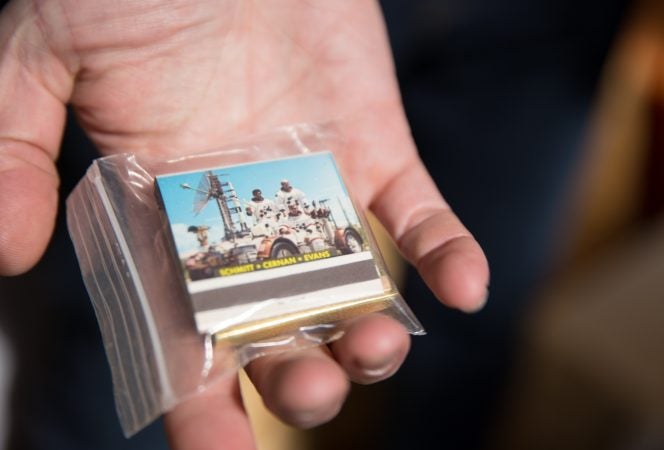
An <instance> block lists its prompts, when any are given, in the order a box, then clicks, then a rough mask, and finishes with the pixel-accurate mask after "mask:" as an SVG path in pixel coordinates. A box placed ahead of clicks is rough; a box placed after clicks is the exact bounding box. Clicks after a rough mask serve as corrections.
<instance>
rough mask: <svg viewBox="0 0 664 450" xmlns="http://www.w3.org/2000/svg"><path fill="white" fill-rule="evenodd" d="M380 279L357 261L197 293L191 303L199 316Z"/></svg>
mask: <svg viewBox="0 0 664 450" xmlns="http://www.w3.org/2000/svg"><path fill="white" fill-rule="evenodd" d="M379 277H380V275H379V273H378V269H377V267H376V264H375V263H374V261H373V260H366V261H358V262H354V263H349V264H344V265H342V266H335V267H327V268H324V269H320V270H315V271H313V272H306V273H298V274H292V275H285V276H283V277H280V278H274V279H271V280H265V281H257V282H254V283H247V284H240V285H235V286H229V287H224V288H217V289H211V290H209V291H203V292H197V293H195V294H191V301H192V304H193V305H194V311H195V312H202V311H209V310H213V309H217V308H224V307H227V306H234V305H241V304H247V303H253V302H257V301H261V300H267V299H270V298H282V297H292V296H295V295H300V294H304V293H306V292H313V291H318V290H322V289H329V288H333V287H337V286H343V285H347V284H353V283H360V282H362V281H369V280H373V279H376V278H379Z"/></svg>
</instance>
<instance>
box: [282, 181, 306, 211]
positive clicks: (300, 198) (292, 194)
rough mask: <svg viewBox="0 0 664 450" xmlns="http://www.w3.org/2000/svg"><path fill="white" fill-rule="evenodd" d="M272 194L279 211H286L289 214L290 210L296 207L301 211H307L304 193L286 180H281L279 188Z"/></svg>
mask: <svg viewBox="0 0 664 450" xmlns="http://www.w3.org/2000/svg"><path fill="white" fill-rule="evenodd" d="M274 196H275V203H276V205H277V208H278V209H279V210H280V211H287V212H288V214H289V215H291V211H293V209H294V208H296V209H297V210H299V211H300V212H302V213H306V214H308V213H309V204H308V203H307V197H306V195H305V194H304V192H302V191H301V190H299V189H296V188H294V187H293V186H291V184H290V182H289V181H288V180H281V188H280V189H279V190H278V191H277V193H276V194H275V195H274Z"/></svg>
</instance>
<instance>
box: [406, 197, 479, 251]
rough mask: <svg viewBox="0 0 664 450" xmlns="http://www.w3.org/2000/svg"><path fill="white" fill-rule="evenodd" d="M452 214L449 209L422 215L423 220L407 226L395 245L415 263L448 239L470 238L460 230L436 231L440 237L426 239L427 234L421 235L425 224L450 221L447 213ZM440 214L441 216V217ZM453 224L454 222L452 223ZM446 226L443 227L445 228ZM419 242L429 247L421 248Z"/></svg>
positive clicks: (442, 245) (448, 240) (444, 243)
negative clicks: (450, 232) (453, 231)
mask: <svg viewBox="0 0 664 450" xmlns="http://www.w3.org/2000/svg"><path fill="white" fill-rule="evenodd" d="M450 214H452V212H451V210H443V209H441V210H439V211H437V212H435V213H432V214H430V215H428V216H427V217H424V219H423V220H421V221H419V222H418V223H417V224H416V225H413V226H412V228H408V231H407V232H406V233H405V234H404V235H403V236H402V237H401V239H399V240H398V241H397V245H398V246H399V248H400V249H402V251H403V252H404V255H405V256H406V257H407V258H408V259H409V260H410V261H413V262H415V264H417V263H418V262H419V261H421V260H422V259H424V258H426V256H427V255H429V254H430V253H432V252H434V251H436V250H437V249H441V248H442V247H444V246H445V245H447V244H448V243H449V242H450V241H452V240H454V239H458V238H462V237H468V238H471V239H472V236H471V235H470V233H468V232H466V231H462V232H459V233H456V234H449V235H448V234H447V233H436V235H437V236H440V237H441V239H440V240H438V239H436V240H433V241H427V240H426V238H427V237H428V236H425V235H423V230H422V228H424V227H426V225H428V224H431V223H433V224H434V225H435V224H437V223H438V222H440V221H441V218H442V220H444V221H445V222H450V219H449V215H450ZM441 216H442V217H441ZM453 225H454V224H453ZM446 228H448V227H445V229H446ZM421 244H426V245H425V247H424V248H426V247H430V248H429V249H427V250H423V249H422V245H421Z"/></svg>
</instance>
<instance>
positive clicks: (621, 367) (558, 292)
mask: <svg viewBox="0 0 664 450" xmlns="http://www.w3.org/2000/svg"><path fill="white" fill-rule="evenodd" d="M381 3H382V6H383V9H384V13H385V17H386V21H387V25H388V30H389V34H390V39H391V42H392V46H393V49H394V54H395V59H396V65H397V72H398V76H399V81H400V85H401V89H402V94H403V99H404V104H405V106H406V110H407V114H408V117H409V120H410V123H411V126H412V131H413V135H414V137H415V140H416V142H417V144H418V147H419V149H420V152H421V155H422V158H423V159H424V161H425V163H426V164H427V166H428V168H429V171H430V172H431V174H432V175H433V177H434V178H435V180H436V182H437V183H438V185H439V187H440V189H441V191H442V192H443V193H444V195H445V196H446V199H447V200H448V202H449V203H450V204H451V205H452V207H453V208H454V209H455V211H456V212H457V214H458V215H459V216H460V217H461V219H462V220H463V221H464V223H465V224H466V225H467V226H468V228H469V229H470V230H471V231H472V232H473V233H474V235H475V236H476V237H477V239H478V240H479V241H480V243H481V244H482V246H483V248H484V249H485V251H486V253H487V256H488V258H489V262H490V264H491V269H492V277H491V286H490V291H491V297H490V300H489V303H488V305H487V307H486V308H485V309H484V310H483V311H481V312H480V313H478V314H475V315H470V316H469V315H464V314H461V313H458V312H455V311H450V310H447V309H444V308H442V307H440V305H439V304H438V303H437V301H436V300H435V299H434V298H433V297H432V296H431V294H430V293H429V291H428V289H427V288H426V287H425V286H424V285H423V283H422V282H421V280H420V279H419V277H418V276H417V274H416V273H415V272H414V271H413V270H412V269H403V266H401V265H399V263H398V261H397V262H394V261H396V259H395V258H394V257H393V256H391V257H390V258H389V259H390V261H393V264H392V271H393V272H394V273H395V275H396V276H397V277H398V278H400V279H403V280H405V281H403V290H404V292H405V295H406V297H407V300H408V301H409V303H410V304H411V305H412V307H413V309H414V310H415V312H416V314H417V315H418V316H419V318H420V319H421V320H422V322H423V323H424V326H425V327H426V329H427V331H428V333H429V334H428V335H427V336H425V337H417V338H414V339H413V351H412V353H411V355H410V356H409V358H408V360H407V361H406V364H405V365H404V367H403V368H402V370H401V371H400V372H399V373H398V374H397V375H396V376H395V377H394V378H393V379H391V380H388V381H386V382H383V383H380V384H379V385H376V386H370V387H361V386H355V387H354V389H353V393H352V395H351V398H350V400H349V402H348V404H347V405H346V406H345V408H344V410H343V411H342V414H341V415H340V417H339V418H338V419H336V420H334V421H333V422H331V423H330V424H328V425H326V426H324V427H322V428H321V429H318V430H315V431H310V432H306V433H303V432H296V431H295V430H293V429H290V428H288V427H285V426H283V425H281V424H279V423H278V422H276V420H275V419H274V418H272V417H271V416H269V414H267V413H265V411H264V410H262V409H261V408H260V406H259V405H257V403H259V401H258V400H257V399H256V397H255V394H254V395H253V396H251V395H250V400H249V402H250V405H249V407H250V410H251V412H252V414H253V416H254V424H255V427H256V429H257V432H258V435H259V448H260V449H262V450H277V449H279V450H280V449H288V450H293V449H302V450H308V449H312V450H313V449H316V450H319V449H322V450H326V449H335V450H336V449H366V450H370V449H382V450H391V449H411V448H424V449H429V448H431V449H438V448H441V449H443V448H444V449H463V450H472V449H503V448H504V449H533V448H537V449H549V448H550V449H559V448H565V449H611V450H612V449H617V450H623V449H630V450H631V449H634V450H637V449H638V450H655V449H664V357H663V356H662V355H664V218H663V216H662V209H663V208H662V205H663V200H664V183H662V181H661V180H662V179H663V178H662V177H661V176H660V173H662V171H663V170H664V107H663V105H664V14H663V13H662V5H663V2H661V1H659V0H658V1H650V2H648V1H631V2H629V1H627V0H603V1H600V0H574V1H570V0H557V1H556V0H530V1H527V0H504V1H501V2H490V1H487V0H441V1H434V0H430V1H428V0H420V1H398V0H386V1H383V2H381ZM63 149H64V151H63V153H62V155H63V156H62V158H61V159H60V161H59V163H58V164H59V169H60V170H61V174H62V178H63V186H62V194H63V195H62V197H63V198H64V197H66V195H67V193H68V192H69V190H71V188H72V187H73V185H74V183H75V182H76V181H77V180H78V179H79V178H80V177H81V176H82V175H83V173H84V170H85V169H86V168H87V166H88V164H89V162H90V160H91V159H92V158H93V157H94V156H95V153H94V151H93V150H92V147H91V146H90V144H89V142H88V141H87V139H86V138H85V136H83V134H82V133H81V132H80V130H79V129H78V128H77V127H76V126H75V124H74V123H73V122H72V121H70V125H69V127H68V129H67V132H66V133H65V138H64V141H63ZM67 149H70V151H67ZM73 149H75V150H76V158H74V157H73V156H72V155H73V154H74V152H73V151H71V150H73ZM81 153H85V154H87V156H86V158H80V154H81ZM62 212H63V211H61V213H62ZM385 245H386V248H387V246H389V243H385ZM56 255H57V257H56ZM63 257H66V258H69V259H68V260H67V261H63V259H62V258H63ZM77 267H78V266H77V264H76V262H75V258H74V256H73V252H72V249H71V244H70V242H69V239H68V237H67V234H66V230H65V227H64V214H60V221H59V222H58V228H57V232H56V237H55V238H54V240H53V243H52V245H51V248H50V249H49V251H48V252H47V255H46V257H45V258H44V260H43V261H42V262H41V263H40V264H39V266H38V267H37V268H36V269H35V270H34V271H32V272H31V273H30V274H28V275H26V276H23V277H19V278H13V279H2V280H0V296H1V297H2V299H3V301H2V302H0V308H1V311H0V328H1V329H2V330H3V333H4V334H5V335H6V337H7V340H8V343H9V344H11V346H13V349H14V350H13V351H9V350H7V349H5V350H1V349H0V355H1V356H3V357H4V360H5V363H3V364H2V366H3V367H5V369H6V370H5V371H3V372H2V373H1V375H2V377H0V381H1V380H2V378H3V377H4V378H5V379H6V378H7V377H8V376H9V375H12V374H13V377H14V380H15V384H14V385H13V387H12V388H11V391H9V393H10V394H11V395H10V400H11V399H13V403H11V405H10V406H8V410H6V411H7V412H6V413H5V415H7V414H8V415H10V416H11V419H12V422H11V424H12V432H11V433H9V434H8V429H7V428H6V427H5V432H4V434H5V435H6V436H9V437H8V438H7V439H9V441H8V444H7V448H10V449H14V448H25V449H47V448H48V449H60V448H62V449H68V450H70V449H77V448H81V449H92V448H94V449H102V448H104V449H105V448H108V449H133V448H136V449H139V448H140V449H153V448H154V449H157V448H165V447H164V445H165V444H164V440H163V437H162V430H161V424H159V423H157V424H156V425H154V426H152V427H150V428H149V429H147V430H145V431H143V432H141V433H139V434H138V435H137V436H136V437H134V438H133V439H131V440H130V441H125V440H124V438H123V437H122V435H121V433H120V429H119V425H118V422H117V419H116V417H115V411H114V406H113V403H112V400H113V399H112V392H111V386H110V373H109V371H108V367H107V364H106V361H105V357H104V354H103V347H102V345H101V339H100V336H99V333H98V330H97V325H96V322H95V320H94V315H93V312H92V308H91V306H90V304H89V301H88V299H87V295H86V294H85V292H84V289H83V287H82V285H81V282H80V276H79V274H78V272H77ZM10 297H11V298H10ZM12 355H13V357H12ZM35 355H39V357H35ZM11 367H13V371H10V370H9V369H10V368H11ZM5 385H6V384H5ZM245 389H246V390H247V391H251V388H250V386H248V385H246V384H245ZM1 392H3V391H2V390H0V393H1ZM0 433H1V429H0Z"/></svg>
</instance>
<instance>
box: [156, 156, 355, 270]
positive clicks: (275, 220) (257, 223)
mask: <svg viewBox="0 0 664 450" xmlns="http://www.w3.org/2000/svg"><path fill="white" fill-rule="evenodd" d="M157 186H158V189H159V193H160V196H161V200H162V203H163V205H164V208H165V210H166V213H167V216H168V219H169V223H170V227H171V232H172V237H173V241H174V244H175V247H176V251H177V253H178V256H179V258H180V260H181V262H182V265H183V268H184V271H185V278H186V280H187V281H188V282H194V281H198V280H202V279H208V278H215V277H225V276H231V275H238V274H242V273H247V272H253V271H257V270H266V269H273V268H277V267H284V266H288V265H292V264H299V263H305V262H310V261H314V260H320V259H325V258H331V257H336V256H340V255H347V254H352V253H360V252H363V251H366V250H367V245H366V239H365V234H364V231H363V230H362V227H361V225H360V221H359V219H358V216H357V213H356V211H355V209H354V207H353V204H352V202H351V201H350V198H349V196H348V193H347V191H346V189H345V187H344V185H343V183H342V181H341V179H340V177H339V174H338V172H337V169H336V166H335V163H334V160H333V159H332V155H331V154H330V153H318V154H313V155H308V156H302V157H295V158H285V159H279V160H272V161H266V162H258V163H250V164H243V165H238V166H231V167H223V168H219V169H210V170H205V171H198V172H187V173H178V174H169V175H163V176H159V177H157Z"/></svg>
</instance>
